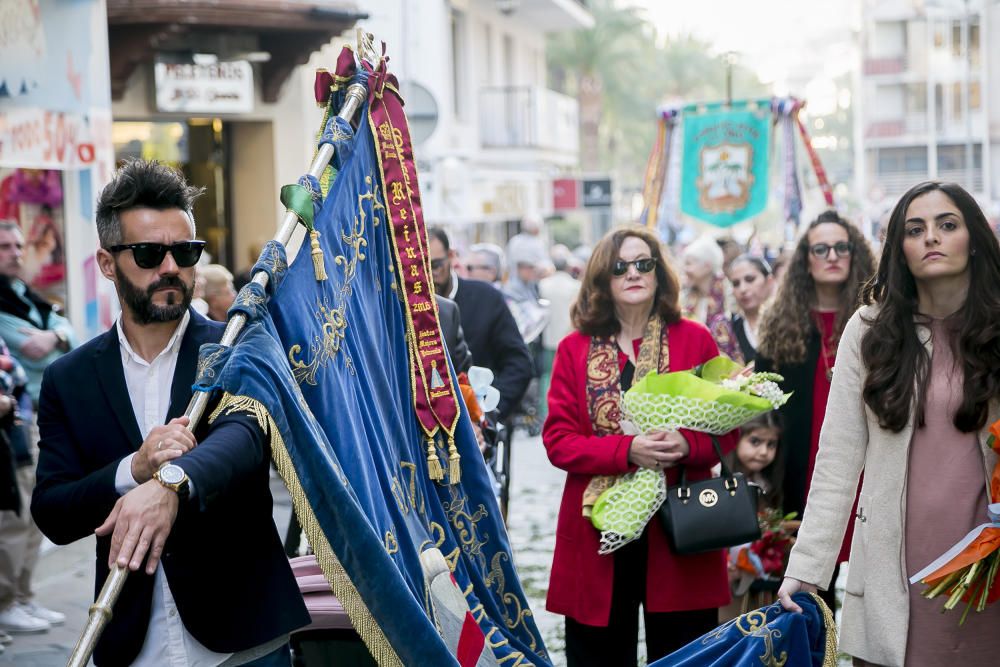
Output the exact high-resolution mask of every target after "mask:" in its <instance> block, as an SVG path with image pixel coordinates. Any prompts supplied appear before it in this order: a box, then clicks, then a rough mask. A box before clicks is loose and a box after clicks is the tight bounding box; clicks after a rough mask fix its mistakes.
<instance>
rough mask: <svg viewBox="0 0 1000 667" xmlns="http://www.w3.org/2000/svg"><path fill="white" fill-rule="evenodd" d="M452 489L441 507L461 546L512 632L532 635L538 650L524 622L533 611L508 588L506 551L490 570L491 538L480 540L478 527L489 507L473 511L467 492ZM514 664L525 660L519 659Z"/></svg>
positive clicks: (496, 557)
mask: <svg viewBox="0 0 1000 667" xmlns="http://www.w3.org/2000/svg"><path fill="white" fill-rule="evenodd" d="M449 492H450V495H451V501H450V502H444V503H443V504H442V507H443V508H444V511H445V514H446V515H447V517H448V521H449V522H450V523H451V526H452V529H453V532H454V534H455V537H456V538H457V539H458V542H459V545H460V546H461V547H462V551H463V552H464V553H465V555H466V556H468V557H469V559H470V561H471V562H472V563H473V564H474V565H475V566H476V567H477V568H478V570H479V573H480V576H482V578H483V582H484V583H485V584H486V587H487V588H488V589H490V590H492V591H495V593H496V596H495V597H496V599H497V600H499V601H500V603H501V604H500V613H501V615H502V616H503V622H504V625H506V626H507V628H508V629H510V630H512V631H514V630H520V631H521V632H522V633H523V634H524V635H525V636H527V637H528V638H529V640H528V642H527V643H528V646H529V647H530V648H531V650H532V651H536V652H537V647H538V646H539V641H538V638H537V637H535V635H534V634H533V633H532V632H531V630H530V628H529V627H528V624H527V623H526V622H525V619H526V618H528V617H529V616H531V615H532V613H531V610H530V609H524V608H523V607H522V606H521V600H520V599H519V598H518V596H517V595H516V594H514V593H512V592H510V591H508V590H507V580H506V575H505V574H504V568H503V565H504V560H506V559H507V558H508V556H507V554H506V553H505V552H503V551H498V552H496V553H495V554H493V559H492V562H491V563H490V564H489V569H487V563H486V554H485V546H486V543H487V541H488V539H486V540H483V539H481V537H480V535H479V526H478V523H479V522H480V521H482V520H483V519H484V518H486V517H487V516H489V514H488V513H487V511H486V508H485V507H484V506H483V505H479V507H478V508H477V509H476V511H474V512H472V513H471V514H470V512H469V510H468V508H467V504H468V497H467V496H465V495H464V494H463V495H459V490H458V488H457V487H450V489H449ZM471 592H472V589H471V587H470V590H469V591H467V592H466V595H469V593H471ZM518 655H520V654H518ZM543 657H545V656H543ZM521 658H522V659H523V658H524V656H523V655H521ZM515 664H523V663H521V662H517V663H515Z"/></svg>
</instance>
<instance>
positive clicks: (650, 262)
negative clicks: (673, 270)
mask: <svg viewBox="0 0 1000 667" xmlns="http://www.w3.org/2000/svg"><path fill="white" fill-rule="evenodd" d="M633 264H634V265H635V270H636V271H638V272H639V273H649V272H650V271H652V270H653V269H655V268H656V260H655V259H653V258H652V257H647V258H646V259H637V260H635V261H632V262H626V261H625V260H623V259H619V260H617V261H616V262H615V263H614V265H613V266H612V267H611V273H612V274H613V275H616V276H624V275H625V274H626V273H628V267H629V265H633Z"/></svg>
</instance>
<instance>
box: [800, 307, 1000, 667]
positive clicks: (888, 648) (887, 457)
mask: <svg viewBox="0 0 1000 667" xmlns="http://www.w3.org/2000/svg"><path fill="white" fill-rule="evenodd" d="M877 312H878V311H877V310H876V309H875V308H874V307H871V306H868V307H865V308H862V309H861V310H859V311H858V312H857V313H855V314H854V316H853V317H852V318H851V319H850V321H849V322H848V323H847V326H846V327H845V329H844V333H843V335H842V337H841V341H840V345H839V349H838V352H837V364H836V368H835V370H834V374H833V382H832V386H831V388H830V398H829V402H828V403H827V408H826V419H825V421H824V422H823V430H822V432H821V434H820V440H819V453H818V454H817V456H816V466H815V470H814V472H813V478H812V485H811V487H810V490H809V497H808V500H807V501H806V513H805V516H804V521H803V524H802V527H801V528H800V529H799V534H798V539H797V541H796V543H795V546H794V548H793V549H792V554H791V557H790V559H789V564H788V569H787V571H786V573H785V574H786V576H788V577H793V578H795V579H798V580H800V581H803V582H806V583H810V584H814V585H825V584H826V583H827V582H828V581H830V577H831V576H832V575H833V569H834V566H835V565H836V563H835V562H834V561H835V560H836V557H837V553H838V551H839V550H840V543H841V541H842V539H843V536H844V530H845V528H846V526H847V521H848V519H850V518H851V517H850V516H849V515H850V512H851V507H852V505H853V502H854V490H855V489H856V488H857V483H858V479H859V477H860V475H861V471H862V470H864V472H865V481H864V486H863V487H862V489H861V499H860V502H859V504H858V513H857V516H856V517H854V542H853V544H852V546H851V557H850V571H849V574H848V577H847V595H846V598H845V600H844V608H843V617H842V620H841V628H840V650H841V651H843V652H845V653H848V654H849V655H852V656H854V657H857V658H861V659H863V660H866V661H868V662H872V663H875V664H878V665H886V666H892V667H897V666H898V667H902V665H903V660H904V657H905V655H906V636H907V629H908V625H909V616H910V614H909V594H908V590H909V586H910V583H909V581H908V579H909V576H908V575H909V574H913V573H914V572H916V571H917V569H919V568H922V567H924V566H925V565H927V564H928V563H920V564H916V563H914V564H913V565H914V566H916V569H914V572H910V573H908V572H907V571H906V553H905V542H904V532H903V531H904V527H905V526H906V471H907V469H908V465H907V464H908V461H909V448H910V440H911V438H912V436H913V423H912V421H911V422H910V423H909V424H907V426H906V428H904V429H903V430H902V431H901V432H899V433H893V432H892V431H889V430H886V429H883V428H880V427H879V425H878V420H877V419H876V418H875V416H874V414H873V413H872V412H871V410H869V409H868V406H867V405H865V402H864V399H863V398H862V396H861V391H862V387H863V385H864V378H865V374H866V371H865V369H864V364H863V363H862V361H861V337H862V335H863V334H864V332H865V331H866V330H867V328H868V325H867V324H865V322H864V321H863V319H862V318H863V317H864V318H866V319H871V318H872V317H873V316H874V314H875V313H877ZM917 327H918V328H917V334H918V336H919V338H920V341H921V342H922V343H923V344H924V346H925V347H926V348H927V350H928V353H930V352H931V334H930V330H929V329H928V328H927V327H924V326H920V325H917ZM956 389H958V388H956ZM998 418H1000V406H998V404H997V402H996V401H993V402H991V403H990V410H989V418H988V421H987V426H986V427H984V428H983V429H982V430H981V431H980V432H979V433H978V434H977V435H978V439H979V446H980V448H981V449H982V452H983V481H984V484H986V485H987V488H988V485H989V477H990V474H991V472H992V470H993V466H994V464H995V463H996V455H995V454H994V453H993V451H992V450H991V449H990V448H989V446H987V444H986V438H987V437H988V435H989V433H988V432H987V428H988V426H989V424H992V423H993V422H994V421H996V420H997V419H998ZM945 463H946V462H944V461H942V464H945ZM983 521H984V522H985V521H987V516H986V508H985V507H984V508H983ZM916 585H918V586H920V585H921V584H916ZM943 603H944V601H943V600H942V604H943ZM941 622H942V623H957V622H958V621H957V619H955V618H942V619H941Z"/></svg>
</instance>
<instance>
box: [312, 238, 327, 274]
mask: <svg viewBox="0 0 1000 667" xmlns="http://www.w3.org/2000/svg"><path fill="white" fill-rule="evenodd" d="M309 245H310V246H312V259H313V273H314V274H315V275H316V280H326V265H325V264H324V263H323V249H322V248H320V247H319V232H317V231H316V230H315V229H314V230H312V231H311V232H309Z"/></svg>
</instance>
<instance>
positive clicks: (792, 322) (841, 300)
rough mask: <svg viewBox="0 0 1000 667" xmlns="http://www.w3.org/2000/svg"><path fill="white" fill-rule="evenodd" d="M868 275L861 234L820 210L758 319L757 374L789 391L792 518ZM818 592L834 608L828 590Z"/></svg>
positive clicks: (787, 490)
mask: <svg viewBox="0 0 1000 667" xmlns="http://www.w3.org/2000/svg"><path fill="white" fill-rule="evenodd" d="M874 272H875V260H874V258H873V256H872V252H871V248H870V247H869V245H868V242H867V241H866V240H865V238H864V237H863V236H862V235H861V232H860V231H858V229H857V227H855V226H854V225H852V224H851V223H849V222H847V221H846V220H844V219H843V218H841V217H840V216H839V215H837V213H836V211H826V212H824V213H822V214H820V216H819V217H818V218H816V219H815V220H814V221H813V222H812V223H810V224H809V227H808V229H807V230H806V232H805V234H803V235H802V237H801V238H800V239H799V242H798V244H797V245H796V247H795V251H794V252H793V253H792V257H791V260H790V261H789V263H788V269H787V271H786V273H785V275H784V277H783V279H782V281H781V284H780V285H779V287H778V294H777V296H776V297H775V299H774V301H773V303H772V304H771V306H770V307H769V308H768V309H767V311H766V312H765V313H764V317H763V320H762V322H761V326H760V347H759V348H758V356H757V361H756V367H757V370H759V371H774V372H777V373H781V374H782V375H783V376H784V377H785V381H784V382H783V383H782V388H783V389H784V390H785V391H786V392H792V397H791V398H790V399H789V400H788V402H787V403H786V404H785V405H784V406H783V407H782V408H781V413H782V416H783V417H784V420H785V432H784V442H785V443H787V446H786V447H785V448H784V449H785V456H786V459H785V479H784V484H783V489H782V492H783V495H784V497H785V501H784V508H783V509H784V511H785V512H797V513H798V515H799V518H801V517H802V513H803V510H804V509H805V504H806V495H807V494H808V493H809V480H810V478H811V477H812V472H813V464H814V463H815V461H816V451H817V449H818V446H819V433H820V427H822V425H823V418H824V417H825V416H826V401H827V397H828V396H829V394H830V379H831V378H832V377H833V368H834V365H835V363H836V359H837V347H838V344H839V342H840V335H841V333H842V332H843V331H844V326H845V325H846V324H847V320H849V319H850V317H851V315H853V314H854V311H855V310H857V308H858V305H859V303H860V298H861V288H862V286H863V285H864V284H865V282H866V281H867V280H868V279H869V278H870V277H871V275H872V274H873V273H874ZM850 542H851V536H850V535H848V536H847V538H846V539H845V540H844V545H843V547H842V549H841V556H840V558H838V560H837V562H838V563H839V562H841V561H844V560H847V553H848V551H849V549H850ZM834 581H836V574H834ZM823 595H824V596H825V597H824V599H825V600H826V602H827V605H829V606H830V608H831V609H832V608H834V605H835V597H834V595H833V590H832V585H831V587H830V590H829V591H826V592H825V593H823Z"/></svg>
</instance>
